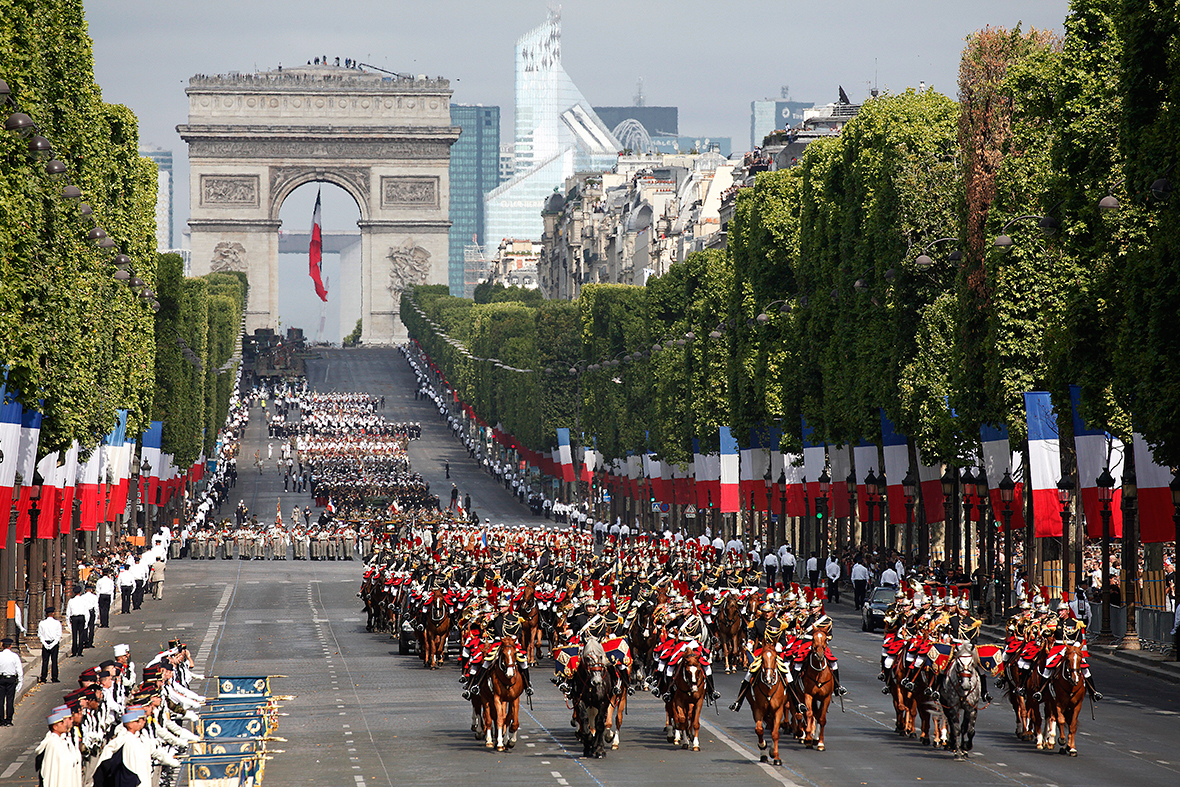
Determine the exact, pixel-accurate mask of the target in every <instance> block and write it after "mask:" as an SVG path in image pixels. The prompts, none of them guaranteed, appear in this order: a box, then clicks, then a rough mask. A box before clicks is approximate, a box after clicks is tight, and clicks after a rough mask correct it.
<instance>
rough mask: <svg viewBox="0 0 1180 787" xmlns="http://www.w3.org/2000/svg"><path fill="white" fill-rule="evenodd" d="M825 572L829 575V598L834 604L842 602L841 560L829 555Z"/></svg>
mask: <svg viewBox="0 0 1180 787" xmlns="http://www.w3.org/2000/svg"><path fill="white" fill-rule="evenodd" d="M824 574H826V575H827V577H828V600H829V601H831V602H832V603H833V604H839V603H840V562H839V561H838V560H836V559H835V558H834V557H832V556H831V555H828V562H827V565H825V566H824Z"/></svg>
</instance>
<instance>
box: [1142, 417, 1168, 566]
mask: <svg viewBox="0 0 1180 787" xmlns="http://www.w3.org/2000/svg"><path fill="white" fill-rule="evenodd" d="M1134 441H1135V444H1134V448H1135V484H1136V486H1137V487H1138V490H1139V540H1140V541H1142V542H1143V543H1145V544H1155V543H1158V542H1160V541H1171V540H1172V539H1173V538H1174V537H1175V533H1176V529H1175V525H1174V524H1173V520H1172V515H1173V514H1174V513H1175V511H1176V507H1175V506H1174V505H1173V504H1172V490H1171V488H1170V487H1169V484H1171V483H1172V471H1171V470H1170V469H1169V468H1167V467H1163V466H1161V465H1158V464H1156V463H1155V459H1154V458H1153V457H1152V455H1151V448H1150V447H1148V445H1147V442H1146V441H1145V440H1144V439H1143V435H1141V434H1138V433H1136V434H1135V435H1134Z"/></svg>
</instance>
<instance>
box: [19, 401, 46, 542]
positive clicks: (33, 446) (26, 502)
mask: <svg viewBox="0 0 1180 787" xmlns="http://www.w3.org/2000/svg"><path fill="white" fill-rule="evenodd" d="M40 439H41V413H39V412H37V411H36V410H23V409H22V412H21V418H20V450H19V452H18V453H17V462H16V471H17V472H18V473H20V474H21V478H23V479H24V480H25V484H26V485H28V486H32V485H33V473H34V472H36V470H37V444H38V443H39V442H40ZM31 507H32V500H31V499H30V498H29V495H27V494H25V495H21V497H20V502H18V503H17V505H16V512H17V515H16V540H17V542H18V543H19V542H22V541H24V540H25V539H26V538H28V537H29V536H30V535H31V532H30V531H31V528H32V520H31V519H30V517H29V509H30V508H31Z"/></svg>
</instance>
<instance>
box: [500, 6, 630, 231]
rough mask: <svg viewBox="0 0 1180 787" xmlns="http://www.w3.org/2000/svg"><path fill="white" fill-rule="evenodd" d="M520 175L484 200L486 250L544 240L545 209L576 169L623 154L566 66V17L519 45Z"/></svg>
mask: <svg viewBox="0 0 1180 787" xmlns="http://www.w3.org/2000/svg"><path fill="white" fill-rule="evenodd" d="M514 127H515V135H514V137H515V139H514V154H515V159H516V172H515V175H514V176H513V177H512V179H511V180H509V181H507V182H506V183H503V184H501V185H500V187H499V188H497V189H495V190H494V191H492V192H491V193H490V194H488V196H487V200H486V206H485V211H486V212H485V216H486V219H485V221H486V224H487V236H488V243H489V245H493V246H494V245H497V244H499V242H500V241H501V240H503V239H504V238H512V239H519V240H525V239H531V240H537V239H540V237H541V234H542V230H543V224H542V221H541V209H542V208H543V207H544V204H545V200H546V199H547V198H548V197H549V195H550V194H552V193H553V189H554V188H556V187H559V186H561V185H562V183H563V181H564V180H565V178H567V177H569V176H570V175H573V174H574V173H575V172H579V171H586V170H597V171H602V170H606V169H610V167H611V166H613V164H614V162H615V158H616V156H617V155H618V152H619V151H620V150H621V149H622V148H621V146H620V145H619V143H618V140H616V139H615V138H614V136H612V135H611V132H610V131H609V130H608V129H607V128H606V126H605V125H603V123H602V121H601V120H599V119H598V116H597V115H595V114H594V110H593V109H592V108H591V107H590V104H589V103H588V102H587V101H586V99H585V97H583V96H582V94H581V92H580V91H579V90H578V88H577V87H576V86H575V85H574V83H573V80H571V79H570V78H569V75H568V74H566V73H565V69H563V68H562V67H561V18H560V16H559V15H558V13H557V12H556V11H550V12H549V18H548V20H546V22H545V24H543V25H541V26H540V27H537V28H535V29H533V30H530V31H529V32H528V33H525V34H524V35H523V36H521V37H520V39H519V40H518V41H517V42H516V119H515V126H514Z"/></svg>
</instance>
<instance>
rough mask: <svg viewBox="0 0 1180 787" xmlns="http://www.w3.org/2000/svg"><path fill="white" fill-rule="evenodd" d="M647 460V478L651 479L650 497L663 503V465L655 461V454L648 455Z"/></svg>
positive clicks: (657, 460)
mask: <svg viewBox="0 0 1180 787" xmlns="http://www.w3.org/2000/svg"><path fill="white" fill-rule="evenodd" d="M646 459H647V467H648V469H647V477H648V478H650V479H651V489H650V492H651V496H652V497H654V498H655V499H656V500H659V501H662V502H666V501H664V463H663V462H661V461H660V460H659V459H656V455H655V454H648V455H647V456H646Z"/></svg>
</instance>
